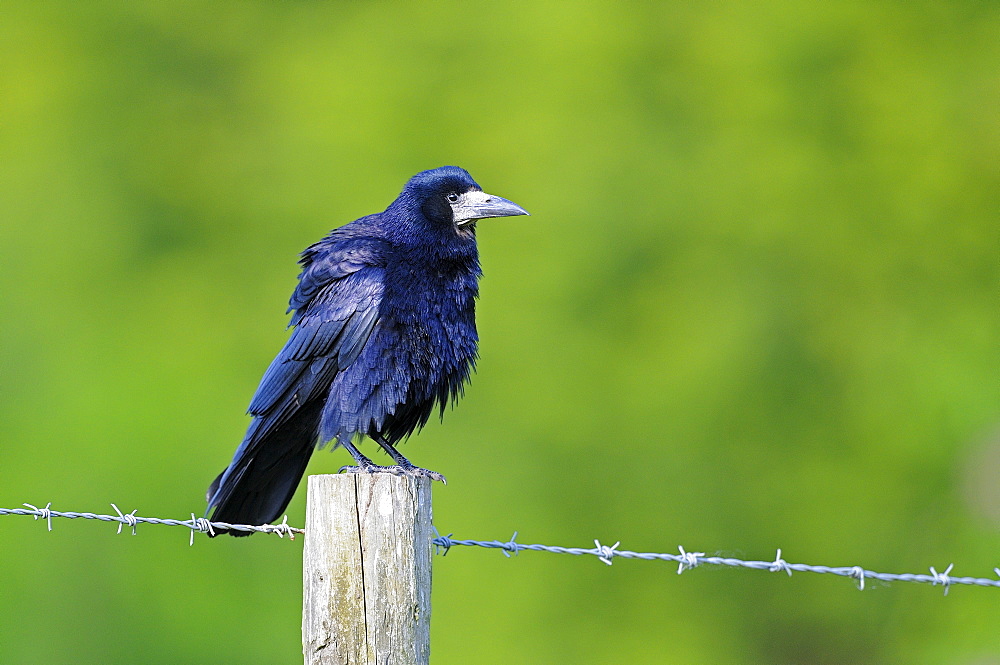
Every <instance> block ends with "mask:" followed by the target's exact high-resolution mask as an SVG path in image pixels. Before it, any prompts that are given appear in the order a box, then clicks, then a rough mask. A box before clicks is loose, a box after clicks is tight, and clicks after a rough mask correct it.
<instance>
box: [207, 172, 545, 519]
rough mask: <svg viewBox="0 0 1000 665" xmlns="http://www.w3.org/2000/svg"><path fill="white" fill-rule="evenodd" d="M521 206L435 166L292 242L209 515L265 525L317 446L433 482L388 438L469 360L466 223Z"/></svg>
mask: <svg viewBox="0 0 1000 665" xmlns="http://www.w3.org/2000/svg"><path fill="white" fill-rule="evenodd" d="M527 214H528V213H527V211H525V210H524V209H523V208H521V207H520V206H518V205H517V204H515V203H513V202H511V201H508V200H506V199H502V198H500V197H497V196H491V195H489V194H486V193H484V192H483V190H482V189H481V188H480V187H479V185H477V184H476V182H475V181H474V180H473V179H472V176H470V175H469V174H468V172H466V171H465V170H464V169H460V168H458V167H456V166H442V167H441V168H437V169H433V170H430V171H423V172H421V173H418V174H417V175H415V176H413V177H412V178H410V180H409V182H407V183H406V186H405V187H404V188H403V192H402V193H401V194H400V195H399V198H397V199H396V200H395V201H393V202H392V204H391V205H390V206H389V207H388V208H386V209H385V211H384V212H380V213H377V214H374V215H368V216H367V217H362V218H361V219H358V220H355V221H353V222H351V223H350V224H346V225H344V226H341V227H340V228H338V229H335V230H333V231H331V232H330V233H329V234H328V235H327V236H326V237H325V238H323V239H322V240H320V241H319V242H318V243H316V244H315V245H312V246H311V247H309V248H308V249H306V250H305V251H304V252H303V253H302V258H301V260H300V263H301V265H302V272H301V273H300V274H299V284H298V287H297V288H296V289H295V292H294V293H293V294H292V297H291V300H290V303H289V308H288V311H289V312H292V311H294V314H293V315H292V319H291V323H290V324H289V325H290V326H294V331H293V332H292V334H291V336H290V337H289V339H288V342H287V343H286V344H285V346H284V348H283V349H282V350H281V352H280V353H279V354H278V357H277V358H275V359H274V361H273V362H272V363H271V366H270V367H268V368H267V371H266V372H265V373H264V377H263V379H261V382H260V386H259V387H258V388H257V392H256V393H255V394H254V396H253V399H252V400H251V402H250V409H249V413H250V415H252V416H253V421H252V422H251V423H250V427H249V428H248V429H247V433H246V436H245V437H244V438H243V442H242V443H241V444H240V446H239V448H237V449H236V454H235V455H234V456H233V461H232V462H231V463H230V464H229V466H228V467H227V468H226V469H225V470H224V471H223V472H222V473H221V474H219V476H218V477H217V478H216V479H215V481H214V482H213V483H212V484H211V486H210V487H209V488H208V496H207V498H208V509H209V510H212V509H213V508H214V513H213V514H212V521H216V522H228V523H229V524H265V523H268V522H273V521H274V520H275V519H277V518H278V517H279V516H280V515H281V514H282V512H284V510H285V508H286V507H287V506H288V502H289V501H291V498H292V495H293V494H294V493H295V488H296V487H297V486H298V484H299V480H300V479H301V478H302V474H303V473H304V472H305V469H306V464H307V463H308V462H309V457H310V456H311V455H312V452H313V449H314V448H315V447H316V446H317V445H319V446H320V447H322V445H324V444H325V443H326V442H328V441H334V447H336V446H343V447H344V448H346V449H347V450H348V451H349V452H350V453H351V455H352V456H353V457H354V460H355V463H356V466H350V467H344V468H343V469H341V471H351V472H356V473H374V472H388V473H395V474H409V475H414V476H424V477H428V478H432V479H434V480H441V481H443V480H444V476H442V475H441V474H439V473H436V472H434V471H429V470H427V469H422V468H419V467H416V466H414V465H413V464H411V463H410V461H409V460H407V459H406V458H405V457H403V456H402V455H401V454H400V453H399V451H397V450H396V448H395V447H394V446H395V445H396V444H397V443H398V442H399V441H400V440H402V439H405V438H406V437H407V436H409V435H410V434H411V433H412V432H413V431H414V430H415V429H419V428H421V427H423V425H424V424H425V423H426V422H427V419H428V418H429V417H430V415H431V412H432V411H434V409H435V408H439V409H440V411H441V415H442V416H443V415H444V408H445V406H446V405H447V404H448V403H449V402H451V403H454V402H455V401H456V400H457V399H458V397H459V396H460V395H461V394H462V390H463V386H464V384H465V382H466V381H467V380H468V379H469V375H470V373H471V372H472V370H473V368H474V365H475V362H476V353H477V352H476V349H477V345H478V341H479V337H478V334H477V333H476V319H475V299H476V297H477V295H478V292H479V277H480V275H481V274H482V272H481V270H480V268H479V254H478V252H477V249H476V220H479V219H484V218H487V217H508V216H512V215H527ZM362 435H365V436H368V437H370V438H371V439H373V440H374V441H375V442H376V443H378V444H379V446H381V447H382V449H383V450H385V452H387V453H389V455H391V456H392V459H393V461H394V462H395V464H394V465H393V466H379V465H377V464H375V463H374V462H372V460H370V459H369V458H367V457H365V456H364V455H363V454H362V453H361V451H359V450H358V448H357V447H356V446H355V443H354V441H352V440H353V439H360V438H361V436H362ZM217 533H225V531H221V532H220V531H217ZM228 533H230V534H231V535H233V536H246V535H249V534H248V533H247V532H241V531H229V532H228Z"/></svg>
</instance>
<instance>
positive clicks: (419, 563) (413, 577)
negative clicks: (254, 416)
mask: <svg viewBox="0 0 1000 665" xmlns="http://www.w3.org/2000/svg"><path fill="white" fill-rule="evenodd" d="M432 539H433V535H432V528H431V485H430V480H428V479H426V478H412V477H409V476H393V475H391V474H387V473H375V474H339V475H324V476H310V477H309V494H308V497H307V500H306V534H305V546H304V550H303V555H302V582H303V594H302V652H303V654H304V655H305V663H306V665H319V664H326V663H337V664H338V665H342V664H346V663H349V664H351V665H376V664H377V665H386V664H388V665H427V663H428V662H429V660H430V619H431V547H432V545H431V540H432Z"/></svg>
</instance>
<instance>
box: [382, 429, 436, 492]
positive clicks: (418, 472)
mask: <svg viewBox="0 0 1000 665" xmlns="http://www.w3.org/2000/svg"><path fill="white" fill-rule="evenodd" d="M372 438H373V439H375V442H376V443H378V445H380V446H382V450H384V451H385V452H387V453H389V454H390V455H391V456H392V459H393V460H394V461H395V462H396V466H394V467H391V466H387V467H383V468H385V469H387V470H388V469H393V471H389V473H399V475H405V476H416V477H418V478H430V479H431V480H440V481H441V482H442V483H444V484H445V485H447V484H448V481H447V480H446V479H445V477H444V476H442V475H441V474H440V473H438V472H437V471H431V470H430V469H423V468H421V467H419V466H414V465H413V463H412V462H410V460H408V459H406V458H405V457H403V454H402V453H401V452H399V451H398V450H396V449H395V448H393V446H392V444H391V443H389V442H388V441H386V440H385V439H384V438H383V437H381V436H378V435H375V436H372ZM397 469H398V471H396V470H397Z"/></svg>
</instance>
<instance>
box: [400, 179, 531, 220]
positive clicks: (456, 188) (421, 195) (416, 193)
mask: <svg viewBox="0 0 1000 665" xmlns="http://www.w3.org/2000/svg"><path fill="white" fill-rule="evenodd" d="M404 198H406V199H409V200H410V201H413V202H414V203H416V204H417V205H419V206H420V210H421V212H423V214H424V217H426V218H427V219H428V220H429V221H430V222H432V223H434V224H442V225H448V226H450V227H453V228H459V229H460V228H463V227H469V226H472V225H473V224H474V223H475V222H476V220H478V219H486V218H487V217H511V216H514V215H527V214H528V211H527V210H525V209H524V208H522V207H521V206H519V205H517V204H516V203H514V202H513V201H508V200H507V199H502V198H500V197H499V196H493V195H492V194H487V193H486V192H484V191H483V190H482V188H481V187H480V186H479V185H477V184H476V181H475V180H473V179H472V176H471V175H469V172H468V171H466V170H465V169H462V168H459V167H457V166H442V167H440V168H436V169H431V170H430V171H421V172H420V173H418V174H417V175H415V176H413V177H412V178H410V180H409V182H407V183H406V187H404V188H403V193H402V195H401V196H400V199H404Z"/></svg>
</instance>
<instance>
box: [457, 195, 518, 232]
mask: <svg viewBox="0 0 1000 665" xmlns="http://www.w3.org/2000/svg"><path fill="white" fill-rule="evenodd" d="M451 209H452V213H453V214H454V220H455V224H457V225H458V226H465V225H466V224H470V223H472V222H474V221H476V220H477V219H486V218H487V217H513V216H515V215H527V214H528V211H527V210H525V209H524V208H522V207H521V206H519V205H517V204H516V203H514V202H513V201H508V200H507V199H502V198H500V197H499V196H493V195H492V194H487V193H486V192H480V191H478V190H474V191H469V192H465V193H464V194H461V195H460V196H459V197H458V201H455V202H454V203H452V204H451Z"/></svg>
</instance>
